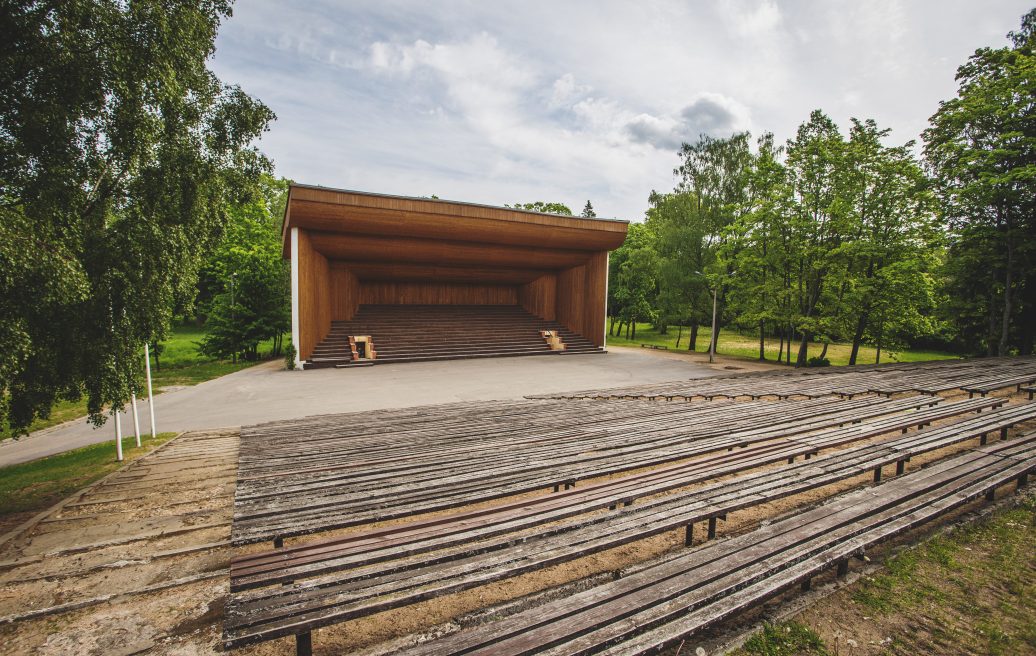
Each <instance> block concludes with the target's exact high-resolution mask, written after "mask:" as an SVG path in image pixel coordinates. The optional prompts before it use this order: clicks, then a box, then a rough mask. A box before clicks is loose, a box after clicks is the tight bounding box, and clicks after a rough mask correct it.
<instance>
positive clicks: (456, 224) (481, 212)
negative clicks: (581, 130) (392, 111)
mask: <svg viewBox="0 0 1036 656" xmlns="http://www.w3.org/2000/svg"><path fill="white" fill-rule="evenodd" d="M628 226H629V222H628V221H620V220H615V219H588V218H583V217H572V216H561V215H556V214H542V213H539V212H530V211H525V210H517V209H512V208H506V207H493V206H489V205H478V204H474V203H460V202H456V201H447V200H437V199H431V198H409V197H404V196H389V195H383V194H371V193H364V192H357V191H347V190H342V189H329V188H326V187H313V186H308V185H292V186H291V188H290V190H289V196H288V203H287V206H286V208H285V216H284V255H285V257H288V256H289V254H290V249H289V247H288V235H289V234H290V231H291V228H294V227H297V228H303V229H305V230H306V231H307V232H308V233H309V235H310V238H311V240H312V244H313V247H314V248H315V249H316V250H317V251H318V252H319V253H321V254H322V255H324V257H326V258H327V259H328V260H329V262H331V263H332V264H334V265H335V266H343V267H345V268H347V269H349V270H351V271H352V272H353V273H355V274H356V275H357V277H359V278H360V280H384V281H431V280H436V281H452V282H479V283H493V284H521V283H525V282H529V281H531V280H534V279H535V278H537V277H539V276H540V275H543V274H544V273H546V272H550V271H559V270H562V269H567V268H570V267H573V266H578V265H580V264H583V263H584V262H585V261H586V260H587V258H589V257H590V255H591V254H593V253H596V252H601V251H610V250H613V249H615V248H618V247H619V246H620V245H621V244H622V242H623V241H624V240H625V238H626V230H627V228H628Z"/></svg>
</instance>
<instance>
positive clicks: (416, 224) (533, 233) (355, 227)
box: [291, 194, 626, 251]
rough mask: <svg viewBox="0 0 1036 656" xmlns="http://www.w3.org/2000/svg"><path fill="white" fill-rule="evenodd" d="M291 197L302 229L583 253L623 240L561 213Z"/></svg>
mask: <svg viewBox="0 0 1036 656" xmlns="http://www.w3.org/2000/svg"><path fill="white" fill-rule="evenodd" d="M292 198H293V200H292V201H291V203H292V207H291V221H292V227H299V228H306V229H307V230H320V231H324V232H337V233H342V234H356V235H380V236H390V237H404V238H419V239H441V240H448V241H467V242H478V243H485V244H504V245H511V246H534V247H539V248H558V249H575V250H583V251H597V250H610V249H613V248H617V247H618V246H620V245H621V244H622V242H623V241H624V240H625V238H626V224H625V223H618V224H616V225H618V226H621V231H616V230H614V229H608V230H603V229H593V228H591V227H575V226H573V225H572V224H571V223H570V222H569V221H566V219H567V217H551V216H548V217H546V218H548V219H558V221H557V223H558V225H552V224H550V223H542V222H525V221H508V220H493V219H484V218H468V217H462V216H444V215H442V214H430V213H423V212H409V211H400V210H388V209H380V208H371V207H353V206H348V205H335V204H332V203H322V202H311V201H303V200H295V194H293V196H292ZM536 216H538V215H536ZM582 221H584V222H586V221H594V220H593V219H583V220H582ZM601 223H609V222H601ZM577 225H581V224H577ZM588 225H589V224H588ZM609 227H610V226H609Z"/></svg>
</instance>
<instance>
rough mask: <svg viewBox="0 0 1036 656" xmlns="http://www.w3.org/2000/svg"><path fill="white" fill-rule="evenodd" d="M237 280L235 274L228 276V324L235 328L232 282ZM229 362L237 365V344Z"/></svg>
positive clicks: (235, 318)
mask: <svg viewBox="0 0 1036 656" xmlns="http://www.w3.org/2000/svg"><path fill="white" fill-rule="evenodd" d="M236 279H237V273H236V272H235V273H232V274H230V322H231V323H232V324H234V327H235V328H236V327H237V308H236V307H234V280H236ZM231 361H232V362H234V363H235V364H237V344H235V345H234V353H233V355H232V356H231Z"/></svg>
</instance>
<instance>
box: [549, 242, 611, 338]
mask: <svg viewBox="0 0 1036 656" xmlns="http://www.w3.org/2000/svg"><path fill="white" fill-rule="evenodd" d="M557 278H558V283H557V320H558V321H559V322H561V323H562V324H563V325H564V326H565V327H566V328H568V329H569V330H571V331H572V332H576V333H579V334H580V335H582V336H583V337H585V338H587V339H588V340H590V341H591V342H593V343H594V345H595V346H604V314H605V311H606V299H605V290H606V289H607V285H608V254H607V253H595V254H594V255H593V257H591V258H590V260H589V261H588V262H587V263H586V264H584V265H582V266H578V267H572V268H571V269H566V270H564V271H562V272H560V273H559V274H558V277H557Z"/></svg>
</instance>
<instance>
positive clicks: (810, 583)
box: [800, 578, 813, 592]
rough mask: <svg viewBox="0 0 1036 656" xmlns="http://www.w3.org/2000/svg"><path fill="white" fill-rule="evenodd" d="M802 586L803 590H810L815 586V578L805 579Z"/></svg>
mask: <svg viewBox="0 0 1036 656" xmlns="http://www.w3.org/2000/svg"><path fill="white" fill-rule="evenodd" d="M800 587H801V588H802V591H803V592H809V589H810V588H812V587H813V579H811V578H809V579H804V580H803V581H802V585H801V586H800Z"/></svg>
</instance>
